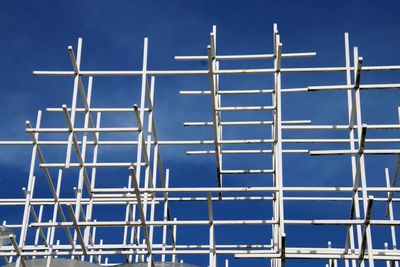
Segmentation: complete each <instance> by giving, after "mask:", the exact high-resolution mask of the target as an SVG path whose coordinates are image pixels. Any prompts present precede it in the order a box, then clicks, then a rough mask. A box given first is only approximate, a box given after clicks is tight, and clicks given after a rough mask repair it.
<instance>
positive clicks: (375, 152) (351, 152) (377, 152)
mask: <svg viewBox="0 0 400 267" xmlns="http://www.w3.org/2000/svg"><path fill="white" fill-rule="evenodd" d="M359 153H360V151H358V150H350V149H349V150H345V149H343V150H340V149H338V150H311V151H310V155H312V156H322V155H354V154H359ZM362 153H363V154H371V155H392V154H400V149H364V150H363V152H362Z"/></svg>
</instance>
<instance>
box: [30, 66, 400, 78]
mask: <svg viewBox="0 0 400 267" xmlns="http://www.w3.org/2000/svg"><path fill="white" fill-rule="evenodd" d="M350 70H354V68H353V67H350ZM361 70H362V71H397V70H400V66H398V65H394V66H363V67H362V68H361ZM345 71H346V67H314V68H313V67H308V68H281V69H280V72H281V73H285V72H286V73H302V72H303V73H305V72H345ZM275 72H276V70H275V69H227V70H215V71H214V74H267V73H271V74H272V73H275ZM77 74H79V75H81V76H141V75H143V74H147V75H150V76H162V75H209V70H146V71H141V70H137V71H135V70H131V71H129V70H128V71H121V70H119V71H79V72H78V73H75V72H74V71H34V72H33V75H45V76H75V75H77Z"/></svg>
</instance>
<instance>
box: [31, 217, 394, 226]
mask: <svg viewBox="0 0 400 267" xmlns="http://www.w3.org/2000/svg"><path fill="white" fill-rule="evenodd" d="M278 223H279V222H278V221H277V220H215V219H214V220H213V224H214V225H272V224H278ZM284 223H285V224H290V225H326V226H333V225H335V226H348V225H363V224H364V220H360V219H353V220H349V219H346V220H337V219H310V220H287V219H285V220H284ZM209 224H210V221H209V220H174V221H150V220H149V221H146V225H148V226H163V225H181V226H196V225H197V226H199V225H209ZM370 224H371V225H376V226H391V225H395V226H398V225H400V220H371V221H370ZM140 225H142V222H141V221H140V220H138V221H93V222H84V221H80V222H77V223H76V224H75V223H74V222H33V223H30V227H65V226H75V227H76V226H77V227H88V226H96V227H123V226H140Z"/></svg>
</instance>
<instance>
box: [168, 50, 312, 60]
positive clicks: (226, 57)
mask: <svg viewBox="0 0 400 267" xmlns="http://www.w3.org/2000/svg"><path fill="white" fill-rule="evenodd" d="M316 55H317V53H316V52H305V53H283V54H282V55H281V56H282V57H283V58H303V57H313V56H316ZM274 58H275V55H274V54H255V55H216V56H215V59H216V60H254V59H274ZM175 60H208V56H175Z"/></svg>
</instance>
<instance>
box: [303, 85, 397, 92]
mask: <svg viewBox="0 0 400 267" xmlns="http://www.w3.org/2000/svg"><path fill="white" fill-rule="evenodd" d="M357 88H358V89H361V90H371V89H399V88H400V83H392V84H364V85H363V84H360V85H359V86H358V87H357ZM352 89H355V87H354V86H353V85H323V86H309V87H308V90H309V91H324V90H352Z"/></svg>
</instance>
